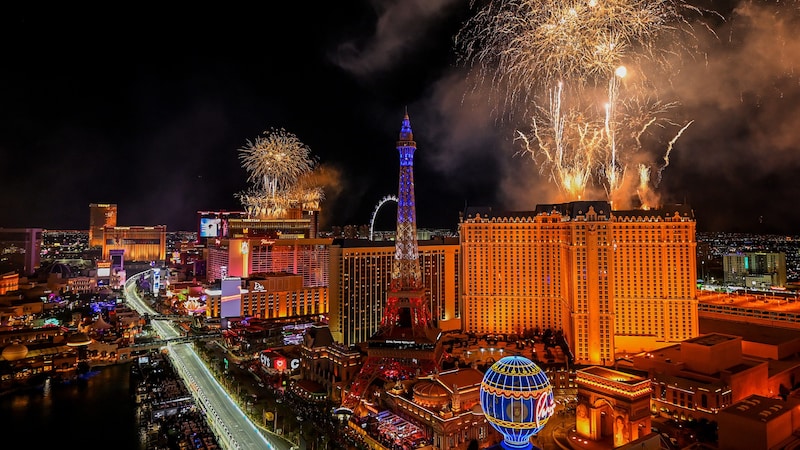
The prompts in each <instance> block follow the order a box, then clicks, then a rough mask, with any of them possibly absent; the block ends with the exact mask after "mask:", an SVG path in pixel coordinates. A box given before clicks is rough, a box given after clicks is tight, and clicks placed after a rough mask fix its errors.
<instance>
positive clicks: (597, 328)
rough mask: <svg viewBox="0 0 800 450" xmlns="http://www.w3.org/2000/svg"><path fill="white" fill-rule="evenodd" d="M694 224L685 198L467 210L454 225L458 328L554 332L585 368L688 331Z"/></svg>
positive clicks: (693, 317) (691, 332) (693, 323)
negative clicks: (624, 206) (647, 204)
mask: <svg viewBox="0 0 800 450" xmlns="http://www.w3.org/2000/svg"><path fill="white" fill-rule="evenodd" d="M695 226H696V222H695V220H694V214H693V212H692V210H691V208H689V207H688V206H685V205H674V206H669V207H664V208H662V209H659V210H648V211H640V210H636V211H613V210H612V209H611V205H610V204H609V203H608V202H605V201H579V202H571V203H563V204H554V205H538V206H537V207H536V209H535V210H534V211H517V212H505V213H494V212H492V211H491V209H486V208H484V209H479V208H476V209H469V210H467V212H466V216H465V217H464V218H463V220H462V222H461V223H460V236H461V252H462V261H463V267H464V270H463V272H462V280H461V285H462V286H463V299H464V301H463V308H464V320H463V323H464V331H466V332H474V333H478V334H512V333H513V334H517V335H520V334H523V333H524V332H526V331H531V330H533V329H535V328H539V329H548V328H549V329H553V330H563V333H564V336H565V337H566V339H567V341H568V342H569V345H570V347H571V349H572V351H573V353H574V357H575V362H576V363H578V364H592V365H611V364H613V362H614V358H615V353H617V352H620V351H638V350H641V349H648V348H657V347H658V346H661V345H663V343H664V342H681V341H683V340H685V339H690V338H693V337H695V336H697V333H698V332H697V300H696V296H697V293H696V292H697V288H696V284H695V283H696V279H697V271H696V268H695V266H696V259H695V249H696V240H695ZM487 317H492V318H493V320H486V318H487Z"/></svg>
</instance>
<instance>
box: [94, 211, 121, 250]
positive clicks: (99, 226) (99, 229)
mask: <svg viewBox="0 0 800 450" xmlns="http://www.w3.org/2000/svg"><path fill="white" fill-rule="evenodd" d="M115 226H117V205H115V204H113V203H89V246H91V247H102V246H103V228H104V227H115Z"/></svg>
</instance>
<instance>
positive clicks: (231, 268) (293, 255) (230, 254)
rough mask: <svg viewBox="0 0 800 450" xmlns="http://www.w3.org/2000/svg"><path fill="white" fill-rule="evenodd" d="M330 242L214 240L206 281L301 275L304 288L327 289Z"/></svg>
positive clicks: (316, 240) (327, 240)
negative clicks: (281, 273) (285, 273)
mask: <svg viewBox="0 0 800 450" xmlns="http://www.w3.org/2000/svg"><path fill="white" fill-rule="evenodd" d="M332 241H333V239H271V238H236V239H217V240H215V241H214V242H213V243H211V242H210V243H209V244H208V248H207V249H206V258H205V259H206V261H207V264H206V278H207V279H208V281H210V282H213V281H215V280H221V279H222V278H225V277H226V276H235V277H241V278H248V277H250V275H251V274H253V273H268V272H287V273H293V274H297V275H302V277H303V286H305V287H327V286H328V273H329V270H330V269H329V264H330V259H329V258H330V256H329V251H330V250H329V248H330V245H331V242H332Z"/></svg>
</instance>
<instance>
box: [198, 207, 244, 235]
mask: <svg viewBox="0 0 800 450" xmlns="http://www.w3.org/2000/svg"><path fill="white" fill-rule="evenodd" d="M243 217H247V214H246V213H245V212H244V211H197V237H198V238H227V237H230V236H229V235H228V220H229V219H230V218H237V219H240V218H243Z"/></svg>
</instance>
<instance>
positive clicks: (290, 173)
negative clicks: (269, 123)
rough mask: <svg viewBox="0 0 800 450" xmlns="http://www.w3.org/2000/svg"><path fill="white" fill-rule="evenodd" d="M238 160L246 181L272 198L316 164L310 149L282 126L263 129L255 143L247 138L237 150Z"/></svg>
mask: <svg viewBox="0 0 800 450" xmlns="http://www.w3.org/2000/svg"><path fill="white" fill-rule="evenodd" d="M239 159H240V160H241V161H242V166H243V167H244V168H245V170H247V172H248V173H249V174H250V175H249V177H248V178H247V181H249V182H251V183H253V184H254V185H255V186H256V188H261V189H263V190H264V191H265V192H267V193H268V194H269V195H270V196H273V197H274V196H276V195H277V194H278V193H279V192H281V191H285V190H286V189H287V188H289V187H290V186H291V185H293V184H294V183H295V182H296V181H297V179H298V178H299V177H300V176H301V175H303V174H305V173H307V172H310V171H311V170H313V168H314V166H315V164H316V162H315V160H314V159H313V158H312V157H311V149H310V148H309V147H308V146H307V145H305V144H304V143H302V142H301V141H300V140H299V139H298V138H297V136H295V135H294V134H292V133H289V132H287V131H286V130H284V129H282V128H281V129H274V128H273V129H271V130H268V131H265V132H264V133H263V136H258V137H257V138H256V140H255V142H251V141H250V140H248V141H247V145H245V146H244V147H242V148H240V149H239Z"/></svg>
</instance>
